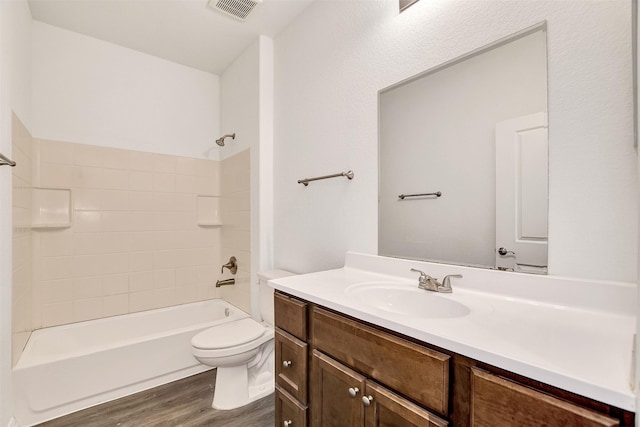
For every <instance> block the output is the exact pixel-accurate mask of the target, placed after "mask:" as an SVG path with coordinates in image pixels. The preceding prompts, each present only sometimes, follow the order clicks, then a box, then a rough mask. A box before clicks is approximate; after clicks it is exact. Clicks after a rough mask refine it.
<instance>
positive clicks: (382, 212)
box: [378, 29, 547, 266]
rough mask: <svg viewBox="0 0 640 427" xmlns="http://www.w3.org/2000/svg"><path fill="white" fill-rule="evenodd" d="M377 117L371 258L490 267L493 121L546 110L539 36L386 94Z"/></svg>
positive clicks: (493, 203)
mask: <svg viewBox="0 0 640 427" xmlns="http://www.w3.org/2000/svg"><path fill="white" fill-rule="evenodd" d="M379 111H380V119H379V133H380V152H379V153H380V154H379V155H380V171H379V173H380V186H379V196H380V202H379V203H380V208H379V210H378V215H379V218H378V220H379V222H380V224H379V227H378V233H379V235H378V237H379V241H378V243H379V246H378V251H379V254H380V255H391V256H401V257H403V258H413V259H425V258H426V259H430V260H434V261H444V262H454V263H464V264H470V265H484V266H493V265H495V257H496V255H495V248H496V180H495V177H496V149H495V144H496V143H495V129H496V123H498V122H501V121H503V120H508V119H514V118H516V117H520V116H524V115H527V114H532V113H537V112H545V113H546V111H547V61H546V31H544V30H542V29H539V30H538V31H536V32H535V33H533V34H529V35H527V36H524V37H522V38H519V39H517V40H512V41H511V42H509V43H507V44H504V45H501V46H497V47H494V48H493V49H491V50H490V51H486V52H483V53H481V54H479V55H475V56H473V57H471V58H467V59H466V60H464V61H462V62H459V63H457V64H454V65H451V66H449V67H447V68H445V69H442V70H439V71H436V72H435V73H429V74H428V75H425V76H422V77H420V78H418V79H416V80H413V81H411V82H407V83H405V84H403V85H401V86H398V87H395V88H393V89H391V90H388V91H385V92H384V93H381V94H380V104H379ZM545 163H546V162H545ZM545 171H546V164H545ZM545 176H546V172H545ZM544 189H545V191H546V186H545V188H544ZM436 191H440V192H441V193H442V196H441V197H439V198H435V197H429V198H407V199H405V200H403V201H400V199H399V198H398V195H399V194H416V193H418V194H419V193H429V192H436ZM545 199H546V197H545ZM545 214H546V210H545ZM545 219H546V218H545ZM505 226H506V225H505Z"/></svg>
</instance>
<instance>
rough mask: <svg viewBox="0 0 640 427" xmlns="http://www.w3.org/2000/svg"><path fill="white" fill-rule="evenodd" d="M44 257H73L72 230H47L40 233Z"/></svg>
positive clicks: (41, 251) (41, 250) (41, 249)
mask: <svg viewBox="0 0 640 427" xmlns="http://www.w3.org/2000/svg"><path fill="white" fill-rule="evenodd" d="M38 235H39V237H40V254H41V255H42V256H60V255H73V233H72V232H71V229H64V230H46V231H43V232H41V233H38Z"/></svg>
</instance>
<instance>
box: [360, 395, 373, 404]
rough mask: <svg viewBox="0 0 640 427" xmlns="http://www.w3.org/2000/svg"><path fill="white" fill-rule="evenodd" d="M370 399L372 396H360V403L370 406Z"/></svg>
mask: <svg viewBox="0 0 640 427" xmlns="http://www.w3.org/2000/svg"><path fill="white" fill-rule="evenodd" d="M372 400H373V396H362V404H363V405H364V406H371V401H372Z"/></svg>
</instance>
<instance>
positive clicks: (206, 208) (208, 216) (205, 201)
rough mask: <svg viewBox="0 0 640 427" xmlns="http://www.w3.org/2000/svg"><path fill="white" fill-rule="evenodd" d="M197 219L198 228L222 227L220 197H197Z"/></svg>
mask: <svg viewBox="0 0 640 427" xmlns="http://www.w3.org/2000/svg"><path fill="white" fill-rule="evenodd" d="M197 197H198V217H197V223H198V225H199V226H200V227H218V226H221V225H222V212H221V211H220V197H217V196H197Z"/></svg>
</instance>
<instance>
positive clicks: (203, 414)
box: [39, 370, 274, 427]
mask: <svg viewBox="0 0 640 427" xmlns="http://www.w3.org/2000/svg"><path fill="white" fill-rule="evenodd" d="M215 375H216V371H215V370H212V371H207V372H203V373H202V374H198V375H194V376H192V377H188V378H185V379H182V380H179V381H175V382H172V383H170V384H165V385H162V386H159V387H156V388H153V389H150V390H147V391H143V392H140V393H137V394H134V395H131V396H127V397H123V398H121V399H118V400H114V401H112V402H107V403H103V404H102V405H98V406H94V407H93V408H89V409H85V410H83V411H79V412H75V413H73V414H70V415H66V416H64V417H61V418H56V419H55V420H52V421H48V422H46V423H43V424H39V426H42V427H63V426H64V427H76V426H77V427H111V426H118V427H141V426H154V427H156V426H157V427H178V426H181V427H195V426H213V427H272V426H273V425H274V418H273V417H274V416H273V410H274V397H273V394H272V395H270V396H268V397H265V398H263V399H261V400H258V401H257V402H253V403H252V404H250V405H247V406H245V407H243V408H239V409H234V410H231V411H219V410H216V409H213V408H211V401H212V399H213V389H214V385H215Z"/></svg>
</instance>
